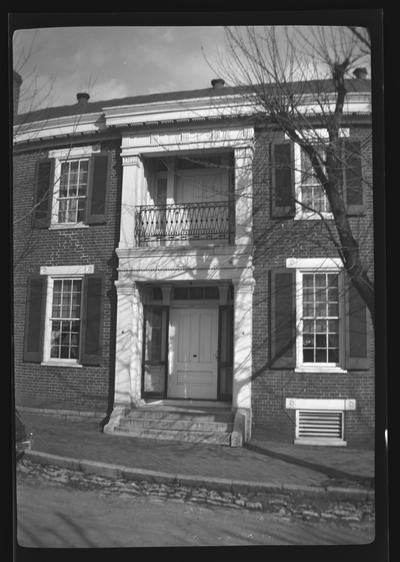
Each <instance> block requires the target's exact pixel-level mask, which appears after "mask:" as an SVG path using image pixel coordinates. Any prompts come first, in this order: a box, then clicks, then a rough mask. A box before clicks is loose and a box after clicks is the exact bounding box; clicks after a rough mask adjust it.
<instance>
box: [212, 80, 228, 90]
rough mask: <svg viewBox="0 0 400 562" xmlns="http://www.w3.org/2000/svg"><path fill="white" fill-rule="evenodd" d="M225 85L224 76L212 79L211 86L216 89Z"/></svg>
mask: <svg viewBox="0 0 400 562" xmlns="http://www.w3.org/2000/svg"><path fill="white" fill-rule="evenodd" d="M224 85H225V80H223V79H222V78H214V79H213V80H211V86H212V87H213V88H214V90H217V89H218V88H223V87H224Z"/></svg>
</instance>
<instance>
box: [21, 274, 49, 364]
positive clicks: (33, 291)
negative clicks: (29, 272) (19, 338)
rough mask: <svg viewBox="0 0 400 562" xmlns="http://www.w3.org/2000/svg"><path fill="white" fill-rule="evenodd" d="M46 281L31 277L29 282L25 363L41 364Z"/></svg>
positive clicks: (41, 278)
mask: <svg viewBox="0 0 400 562" xmlns="http://www.w3.org/2000/svg"><path fill="white" fill-rule="evenodd" d="M45 287H46V279H45V278H44V277H39V276H37V277H31V278H30V279H29V280H28V287H27V298H26V307H25V333H24V361H31V362H32V363H40V362H41V361H42V352H43V330H44V309H45V303H46V291H45Z"/></svg>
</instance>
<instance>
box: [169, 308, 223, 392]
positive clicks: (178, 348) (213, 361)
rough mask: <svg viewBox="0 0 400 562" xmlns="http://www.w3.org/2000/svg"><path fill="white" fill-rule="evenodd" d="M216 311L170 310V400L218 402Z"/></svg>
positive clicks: (210, 309) (214, 309)
mask: <svg viewBox="0 0 400 562" xmlns="http://www.w3.org/2000/svg"><path fill="white" fill-rule="evenodd" d="M217 353H218V309H217V308H190V309H179V308H171V309H170V329H169V375H168V397H169V398H193V399H196V398H203V399H207V400H216V399H217V376H218V369H217Z"/></svg>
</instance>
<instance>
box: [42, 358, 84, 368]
mask: <svg viewBox="0 0 400 562" xmlns="http://www.w3.org/2000/svg"><path fill="white" fill-rule="evenodd" d="M40 364H41V365H42V366H43V367H73V368H74V369H76V368H78V369H81V368H82V366H83V365H82V364H81V363H77V362H76V359H71V360H70V361H68V360H67V359H59V360H58V361H57V360H56V359H52V360H45V361H42V362H41V363H40Z"/></svg>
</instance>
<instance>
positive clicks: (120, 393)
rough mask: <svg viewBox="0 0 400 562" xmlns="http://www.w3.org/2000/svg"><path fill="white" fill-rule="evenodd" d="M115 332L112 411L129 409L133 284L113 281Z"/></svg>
mask: <svg viewBox="0 0 400 562" xmlns="http://www.w3.org/2000/svg"><path fill="white" fill-rule="evenodd" d="M115 286H116V289H117V330H116V349H115V388H114V409H115V408H121V407H123V408H126V409H129V408H130V407H131V373H130V370H131V360H132V343H133V335H134V334H133V332H134V322H133V296H134V286H133V283H129V282H125V283H124V282H121V281H115Z"/></svg>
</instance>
